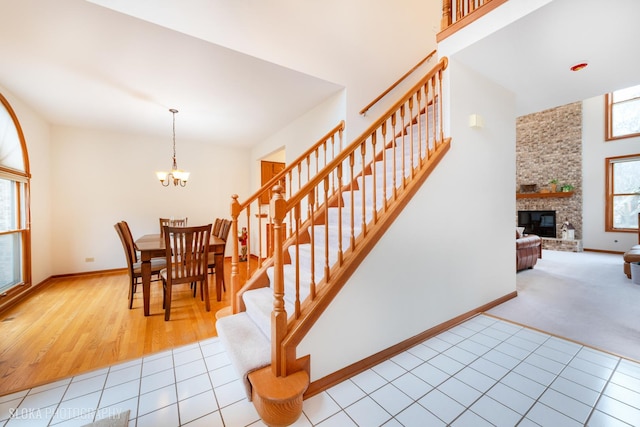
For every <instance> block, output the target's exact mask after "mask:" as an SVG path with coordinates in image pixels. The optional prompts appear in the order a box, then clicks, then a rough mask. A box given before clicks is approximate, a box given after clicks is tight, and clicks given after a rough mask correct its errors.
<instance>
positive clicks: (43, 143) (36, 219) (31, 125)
mask: <svg viewBox="0 0 640 427" xmlns="http://www.w3.org/2000/svg"><path fill="white" fill-rule="evenodd" d="M0 92H2V94H3V95H4V96H5V98H7V100H8V101H9V103H10V104H11V107H12V108H13V110H14V112H15V113H16V116H17V117H18V121H19V122H20V127H21V128H22V132H23V134H24V138H25V141H26V144H27V151H28V155H29V165H30V171H31V187H30V190H31V261H32V263H31V272H32V282H33V284H35V285H37V284H39V283H40V282H42V281H43V280H45V279H47V278H48V277H49V276H50V275H51V271H52V249H53V246H52V240H51V215H50V212H51V209H52V198H51V167H50V164H49V159H50V156H51V145H50V136H49V131H50V128H49V124H48V123H47V122H46V121H45V120H44V119H43V118H42V117H41V116H39V115H38V114H37V113H36V112H35V111H34V110H32V109H31V108H30V107H29V106H28V105H27V104H26V103H24V102H23V101H22V100H20V99H18V98H16V97H15V96H13V95H12V94H11V93H10V92H8V91H7V90H5V89H4V88H3V87H0Z"/></svg>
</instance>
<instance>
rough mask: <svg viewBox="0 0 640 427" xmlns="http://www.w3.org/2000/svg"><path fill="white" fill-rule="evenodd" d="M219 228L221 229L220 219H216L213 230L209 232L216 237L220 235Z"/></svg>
mask: <svg viewBox="0 0 640 427" xmlns="http://www.w3.org/2000/svg"><path fill="white" fill-rule="evenodd" d="M220 227H222V218H216V220H215V221H214V222H213V230H211V232H212V233H213V235H214V236H217V235H218V234H219V233H220Z"/></svg>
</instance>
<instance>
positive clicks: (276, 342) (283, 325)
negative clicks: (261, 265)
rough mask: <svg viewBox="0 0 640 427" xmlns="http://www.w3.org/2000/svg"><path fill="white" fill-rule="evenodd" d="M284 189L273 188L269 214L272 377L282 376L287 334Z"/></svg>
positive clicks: (278, 186) (279, 187)
mask: <svg viewBox="0 0 640 427" xmlns="http://www.w3.org/2000/svg"><path fill="white" fill-rule="evenodd" d="M283 193H284V188H283V187H282V186H281V185H276V186H275V187H273V196H272V197H271V204H270V210H271V212H270V214H271V218H272V220H273V267H274V271H273V282H274V283H273V311H272V312H271V371H272V373H273V375H274V376H276V377H279V376H281V375H283V374H285V373H284V372H283V366H284V364H285V362H286V361H285V360H284V354H283V352H282V348H281V343H282V340H283V339H284V337H285V335H286V333H287V312H286V311H285V308H284V254H283V243H284V228H283V223H284V219H285V216H286V213H287V212H286V210H287V209H286V205H287V201H286V200H285V199H284V195H283Z"/></svg>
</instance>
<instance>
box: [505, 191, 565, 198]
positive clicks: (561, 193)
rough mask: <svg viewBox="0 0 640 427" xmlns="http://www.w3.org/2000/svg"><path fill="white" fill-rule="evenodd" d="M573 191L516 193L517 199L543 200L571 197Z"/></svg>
mask: <svg viewBox="0 0 640 427" xmlns="http://www.w3.org/2000/svg"><path fill="white" fill-rule="evenodd" d="M571 196H573V191H559V192H556V193H516V199H541V198H544V197H571Z"/></svg>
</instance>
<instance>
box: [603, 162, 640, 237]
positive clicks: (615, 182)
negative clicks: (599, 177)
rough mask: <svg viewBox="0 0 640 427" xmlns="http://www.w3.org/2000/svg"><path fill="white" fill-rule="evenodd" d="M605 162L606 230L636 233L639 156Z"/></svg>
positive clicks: (638, 209)
mask: <svg viewBox="0 0 640 427" xmlns="http://www.w3.org/2000/svg"><path fill="white" fill-rule="evenodd" d="M605 160H606V167H607V171H606V172H607V179H606V186H607V202H606V209H607V211H606V222H607V224H606V230H607V231H633V232H636V231H637V230H638V226H639V224H638V212H639V211H640V154H634V155H631V156H620V157H609V158H607V159H605Z"/></svg>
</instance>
